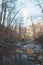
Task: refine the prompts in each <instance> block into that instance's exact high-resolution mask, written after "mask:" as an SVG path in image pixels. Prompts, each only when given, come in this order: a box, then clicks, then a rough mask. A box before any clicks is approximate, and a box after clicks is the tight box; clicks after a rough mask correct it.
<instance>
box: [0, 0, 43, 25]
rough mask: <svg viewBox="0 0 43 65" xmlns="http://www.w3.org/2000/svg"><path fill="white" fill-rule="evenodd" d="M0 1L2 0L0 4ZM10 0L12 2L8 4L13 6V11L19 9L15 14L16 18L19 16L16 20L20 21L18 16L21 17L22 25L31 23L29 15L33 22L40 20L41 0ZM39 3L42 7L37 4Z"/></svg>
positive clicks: (42, 1)
mask: <svg viewBox="0 0 43 65" xmlns="http://www.w3.org/2000/svg"><path fill="white" fill-rule="evenodd" d="M1 1H2V0H0V4H1ZM10 1H11V0H10ZM12 1H13V2H11V3H10V4H9V5H11V6H13V7H14V11H13V12H14V13H16V12H17V11H18V10H19V9H20V11H19V13H18V14H17V16H16V19H17V18H19V19H18V20H19V21H20V18H21V17H23V20H22V22H24V25H30V24H31V17H32V21H33V22H34V23H37V22H38V21H40V20H42V16H43V13H42V10H43V0H17V1H16V0H15V2H14V0H12ZM39 4H40V5H41V7H42V8H41V7H40V6H39ZM12 17H13V15H12Z"/></svg>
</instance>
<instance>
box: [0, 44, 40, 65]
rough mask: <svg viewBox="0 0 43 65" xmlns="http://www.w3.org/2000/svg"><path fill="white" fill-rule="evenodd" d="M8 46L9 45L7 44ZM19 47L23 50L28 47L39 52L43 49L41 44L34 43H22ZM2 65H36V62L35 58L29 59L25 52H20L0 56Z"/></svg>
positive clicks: (0, 64)
mask: <svg viewBox="0 0 43 65" xmlns="http://www.w3.org/2000/svg"><path fill="white" fill-rule="evenodd" d="M2 46H3V45H2ZM6 47H8V46H7V45H6ZM19 47H20V48H21V49H23V50H24V49H26V48H31V49H33V50H35V51H37V52H38V51H40V50H41V46H40V45H37V44H34V43H32V44H27V45H20V46H19ZM0 48H1V47H0ZM2 48H3V47H2ZM2 48H1V49H2ZM1 49H0V51H1ZM3 49H4V48H3ZM2 53H3V52H2ZM0 65H35V62H34V61H33V60H28V57H27V55H26V54H24V53H23V54H18V53H17V54H16V55H14V54H10V55H8V56H5V55H3V56H2V57H1V58H0ZM37 65H38V64H37Z"/></svg>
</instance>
